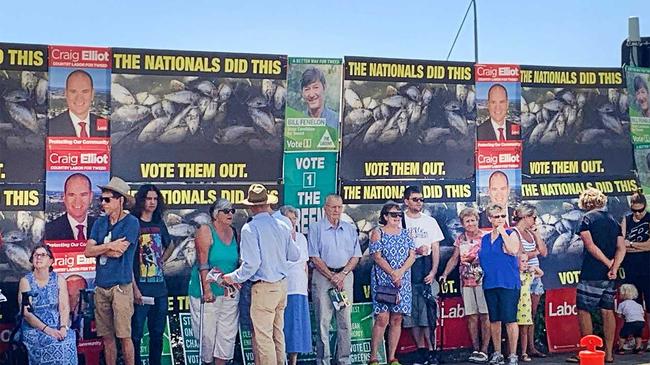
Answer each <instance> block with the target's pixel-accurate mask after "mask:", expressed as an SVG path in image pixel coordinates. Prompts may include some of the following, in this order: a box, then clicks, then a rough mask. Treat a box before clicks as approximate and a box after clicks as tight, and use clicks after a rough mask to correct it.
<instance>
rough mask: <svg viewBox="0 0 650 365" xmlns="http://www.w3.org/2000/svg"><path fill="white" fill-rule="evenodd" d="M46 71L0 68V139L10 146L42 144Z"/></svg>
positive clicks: (35, 145) (46, 88)
mask: <svg viewBox="0 0 650 365" xmlns="http://www.w3.org/2000/svg"><path fill="white" fill-rule="evenodd" d="M47 90H48V81H47V73H45V72H32V71H22V72H19V71H0V92H1V94H2V101H3V102H2V103H1V104H0V142H3V141H4V143H6V145H7V147H8V148H9V149H12V150H17V149H35V148H43V146H44V144H45V129H46V124H45V121H46V114H45V112H46V110H47Z"/></svg>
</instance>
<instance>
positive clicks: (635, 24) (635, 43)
mask: <svg viewBox="0 0 650 365" xmlns="http://www.w3.org/2000/svg"><path fill="white" fill-rule="evenodd" d="M627 24H628V31H627V45H628V46H629V47H630V65H632V66H638V65H639V44H640V43H641V35H640V31H639V18H638V17H636V16H631V17H630V18H629V19H628V22H627Z"/></svg>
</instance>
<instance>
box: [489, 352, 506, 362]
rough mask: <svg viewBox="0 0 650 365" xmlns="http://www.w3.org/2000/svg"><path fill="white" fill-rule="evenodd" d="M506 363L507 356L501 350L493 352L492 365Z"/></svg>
mask: <svg viewBox="0 0 650 365" xmlns="http://www.w3.org/2000/svg"><path fill="white" fill-rule="evenodd" d="M505 363H506V361H505V358H504V357H503V355H501V353H500V352H494V353H492V357H490V365H505Z"/></svg>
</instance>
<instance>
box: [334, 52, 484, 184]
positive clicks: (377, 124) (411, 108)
mask: <svg viewBox="0 0 650 365" xmlns="http://www.w3.org/2000/svg"><path fill="white" fill-rule="evenodd" d="M473 71H474V69H473V66H472V64H470V63H455V62H442V61H422V60H399V59H382V58H363V57H346V58H345V74H344V75H345V77H344V84H343V89H344V90H343V100H344V107H343V118H342V120H343V123H342V135H343V143H342V150H341V162H340V171H339V174H340V176H341V178H342V179H343V180H360V179H369V180H386V179H464V178H471V177H472V176H473V175H474V168H473V166H474V136H475V131H474V128H475V120H476V104H475V99H476V92H475V90H474V86H473V81H474V72H473Z"/></svg>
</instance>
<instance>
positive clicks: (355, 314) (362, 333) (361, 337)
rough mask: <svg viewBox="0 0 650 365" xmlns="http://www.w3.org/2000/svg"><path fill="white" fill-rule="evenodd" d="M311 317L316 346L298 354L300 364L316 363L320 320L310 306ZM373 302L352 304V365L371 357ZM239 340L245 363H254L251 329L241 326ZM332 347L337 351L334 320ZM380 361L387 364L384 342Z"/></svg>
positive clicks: (334, 323)
mask: <svg viewBox="0 0 650 365" xmlns="http://www.w3.org/2000/svg"><path fill="white" fill-rule="evenodd" d="M310 315H311V316H310V317H311V336H312V343H313V344H314V348H313V350H312V352H310V353H308V354H300V355H298V363H299V364H304V365H306V364H315V363H316V338H317V336H318V334H317V333H316V329H317V327H318V321H317V320H316V318H315V316H314V311H313V309H311V308H310ZM372 319H373V315H372V303H355V304H353V305H352V354H351V356H350V361H351V363H352V365H365V364H367V363H368V360H369V359H370V337H371V335H372V323H373V320H372ZM239 340H240V342H241V344H242V345H241V350H242V358H243V359H244V362H243V364H244V365H253V364H254V362H253V361H254V356H253V342H252V335H251V331H250V329H247V328H243V327H242V326H240V327H239ZM330 349H331V351H332V353H334V352H335V351H336V321H332V326H331V328H330ZM378 357H379V363H380V364H386V348H385V344H384V343H383V342H382V345H381V347H380V348H379V354H378Z"/></svg>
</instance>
